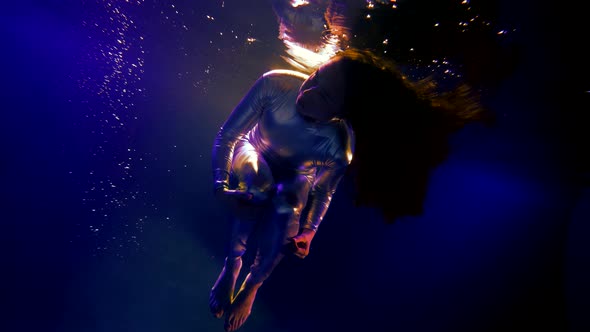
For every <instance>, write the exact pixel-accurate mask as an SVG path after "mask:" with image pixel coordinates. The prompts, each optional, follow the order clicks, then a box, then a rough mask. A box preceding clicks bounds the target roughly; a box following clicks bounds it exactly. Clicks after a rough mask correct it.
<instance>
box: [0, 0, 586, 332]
mask: <svg viewBox="0 0 590 332" xmlns="http://www.w3.org/2000/svg"><path fill="white" fill-rule="evenodd" d="M398 2H399V5H400V7H401V6H402V4H403V2H402V1H398ZM408 2H410V1H408ZM350 3H354V1H351V2H350ZM441 3H443V2H437V4H436V5H435V2H429V1H422V2H421V3H419V4H418V5H417V6H416V7H413V9H412V10H411V11H408V12H406V13H405V14H404V15H401V18H400V17H397V18H398V19H399V20H400V21H399V22H400V23H399V24H398V23H396V22H397V21H391V20H389V19H386V20H382V21H379V20H377V19H376V20H375V22H378V23H379V25H378V26H379V27H380V28H379V29H378V31H381V33H383V31H385V33H386V34H388V35H389V37H390V38H392V40H395V41H396V43H397V44H395V45H409V44H412V40H419V42H416V43H417V44H418V45H420V46H421V48H420V47H418V50H419V51H420V50H424V49H426V50H427V51H428V52H426V51H421V52H423V53H419V54H418V55H417V57H426V56H428V54H429V52H430V54H431V55H433V54H435V55H437V56H438V55H440V54H444V52H446V51H448V52H452V54H453V55H454V56H455V59H457V60H462V61H463V62H464V63H465V67H464V68H465V72H466V76H467V78H468V79H470V80H472V82H473V83H475V84H479V85H481V86H483V87H486V88H488V89H489V90H488V91H489V93H488V94H487V95H486V103H488V105H489V106H490V107H491V108H492V109H493V110H494V112H495V113H496V114H497V115H498V121H497V123H496V125H495V126H493V127H491V128H488V127H483V126H478V125H474V126H471V127H468V128H465V130H463V131H462V132H460V133H459V134H458V135H457V136H456V137H455V138H454V140H453V142H452V144H453V147H454V149H453V153H452V154H451V156H450V158H449V159H448V160H447V161H446V162H445V163H444V164H443V165H442V166H441V167H439V168H438V169H437V170H436V171H435V172H434V173H433V175H432V178H431V182H430V187H429V194H428V197H427V200H426V202H425V206H426V210H425V213H424V215H423V216H421V217H415V218H407V219H403V220H400V221H399V222H397V223H395V224H393V225H386V224H384V223H383V222H382V220H381V219H380V217H379V215H378V214H377V213H375V212H374V211H371V210H366V209H360V208H355V207H353V206H352V201H351V198H350V196H349V195H348V194H349V193H350V187H351V184H350V183H349V182H347V181H344V182H343V183H342V185H341V188H340V191H339V192H338V193H337V194H336V196H335V198H334V201H333V203H332V204H333V205H332V207H331V208H330V210H329V212H328V214H327V216H326V218H325V220H324V223H323V224H322V228H321V229H320V231H319V233H318V235H317V236H316V238H315V241H314V246H313V247H312V253H311V255H310V256H309V257H308V258H306V259H305V260H304V261H299V260H297V259H286V260H285V261H284V263H282V265H280V266H279V268H277V270H276V271H275V273H274V274H273V275H272V276H271V278H270V279H269V280H268V281H267V282H266V283H265V285H264V287H263V288H262V290H261V291H260V293H259V297H258V300H257V302H256V304H255V306H254V311H253V314H252V316H251V317H250V318H249V320H248V321H247V323H246V324H245V325H244V327H243V328H242V329H241V331H244V332H246V331H283V332H287V331H301V330H304V331H377V330H378V331H404V332H406V331H408V332H414V331H420V332H421V331H428V332H430V331H453V332H457V331H588V330H590V320H589V319H588V312H589V311H588V310H589V309H590V299H589V296H590V286H588V283H587V281H588V280H590V271H589V269H588V266H589V264H590V246H589V245H588V241H587V238H588V236H589V235H590V226H589V224H588V221H589V220H590V192H589V189H588V183H589V176H588V174H589V168H588V165H589V164H588V162H587V161H588V157H587V156H588V151H589V150H588V144H587V141H586V140H584V139H588V134H587V132H588V130H587V129H584V128H585V127H586V126H587V124H588V122H587V121H584V120H588V116H587V115H586V114H584V113H583V110H587V109H589V108H588V104H587V101H588V100H587V98H588V97H587V93H584V91H588V88H589V87H588V84H587V80H586V82H583V81H582V80H580V81H577V80H574V78H576V77H578V75H576V76H574V75H572V74H573V73H580V75H579V76H580V77H587V76H584V75H581V74H582V73H583V72H584V71H585V70H587V65H584V63H583V60H584V61H585V59H587V57H586V56H585V55H584V54H583V53H576V52H571V53H570V52H569V51H567V48H566V47H567V46H568V45H566V44H565V42H564V41H563V40H564V39H563V38H562V37H563V36H574V37H575V36H576V34H575V33H574V32H573V31H575V30H572V29H573V28H574V27H575V23H574V22H576V20H575V17H577V15H575V13H576V12H577V11H576V10H574V9H573V8H565V7H557V8H556V7H548V6H544V4H541V3H538V2H534V3H533V2H532V1H526V2H525V3H522V4H519V5H514V4H511V3H509V2H508V1H501V2H497V3H494V5H490V4H479V6H476V5H477V3H475V1H472V4H473V5H474V8H475V9H474V10H479V11H480V12H481V13H482V15H483V16H484V17H490V20H491V22H492V23H493V24H495V25H496V26H497V27H498V30H501V29H503V28H505V27H506V28H515V29H516V30H515V31H512V30H510V31H511V34H510V36H509V37H510V42H509V45H508V48H506V47H507V45H506V44H505V43H504V44H503V43H502V41H501V40H500V42H499V43H498V44H496V42H498V41H497V40H496V39H495V37H490V36H489V35H486V34H481V35H478V34H477V33H480V32H481V30H476V33H474V34H473V35H471V36H470V37H469V38H468V39H466V40H467V41H469V42H470V43H466V40H461V39H452V40H451V39H449V40H447V42H448V43H443V42H440V40H439V41H438V42H436V43H435V42H432V43H427V42H425V41H424V40H425V39H424V38H423V37H424V36H432V35H431V34H430V33H429V32H428V31H430V30H429V29H431V28H432V27H431V25H430V23H431V22H430V21H429V18H432V17H433V15H434V14H435V13H445V12H444V10H445V8H447V7H445V6H444V5H441ZM444 3H445V4H449V3H452V2H450V1H449V2H444ZM437 6H438V7H437ZM3 7H4V8H3V9H2V11H1V14H0V18H1V20H0V27H1V29H2V34H1V36H2V37H1V40H0V41H1V42H2V53H1V54H2V64H3V66H2V68H3V69H2V76H3V77H2V96H3V98H2V99H3V106H2V119H3V121H2V122H1V123H2V127H1V128H2V130H0V133H1V134H0V135H1V136H0V137H1V139H2V142H3V144H2V147H3V148H2V163H1V166H0V170H1V174H2V177H1V181H2V183H1V187H0V188H2V189H1V190H0V193H1V197H0V198H1V201H2V207H3V213H2V217H1V220H2V228H1V230H0V250H1V251H0V252H1V253H2V256H1V257H2V258H3V259H2V263H1V265H0V266H1V268H0V280H1V281H2V282H1V283H0V285H1V287H0V301H1V302H2V308H3V309H2V319H0V322H1V323H0V330H2V331H6V332H13V331H19V332H20V331H59V332H79V331H88V332H99V331H105V332H106V331H109V332H115V331H144V332H145V331H153V332H159V331H167V332H168V331H222V330H223V323H222V321H219V320H216V319H215V318H213V317H211V315H210V314H209V311H208V304H207V301H208V293H209V289H210V287H211V286H212V283H213V282H214V280H215V278H216V277H217V273H218V272H219V269H220V267H221V265H222V260H223V255H224V246H225V242H226V240H227V217H226V214H225V212H224V211H223V209H222V208H221V206H219V205H218V203H217V202H216V201H215V200H213V197H212V195H211V192H210V188H211V185H210V165H209V156H210V150H211V144H212V141H213V137H214V135H215V133H216V132H217V129H218V127H219V126H220V125H221V123H222V122H223V121H224V119H225V117H226V116H227V115H228V114H229V112H230V111H231V109H232V108H233V107H234V106H235V104H236V103H237V102H238V101H239V99H240V98H241V96H242V95H243V93H245V91H246V90H247V89H248V87H249V86H250V84H251V83H252V82H253V81H254V80H255V79H256V78H257V77H258V75H260V74H261V73H263V72H264V71H266V70H268V69H271V68H287V64H286V62H284V60H282V58H281V56H282V55H285V50H284V46H283V44H282V43H281V41H280V40H279V39H278V38H277V35H278V32H277V21H276V17H275V14H274V12H273V9H272V6H271V3H270V2H269V1H248V2H246V1H237V0H236V1H207V2H205V1H200V2H197V1H194V2H182V1H170V0H169V1H158V2H154V1H136V2H130V3H128V2H125V1H100V0H96V1H43V2H42V1H21V2H18V3H11V4H5V5H4V6H3ZM419 8H422V10H424V12H420V11H417V9H419ZM433 8H434V9H436V10H434V9H433ZM453 8H454V7H453ZM429 9H430V10H429ZM447 9H448V8H447ZM449 13H454V12H452V11H450V12H449ZM449 15H451V14H449ZM486 15H487V16H486ZM564 17H569V18H571V20H568V21H567V22H569V23H567V22H566V23H565V24H563V23H559V22H562V21H563V20H561V19H562V18H564ZM438 18H443V21H444V19H446V20H447V21H453V20H454V19H455V17H452V16H450V17H449V16H445V15H442V16H441V17H438ZM357 23H358V22H357ZM410 23H411V24H414V25H411V24H410ZM358 24H359V31H365V32H366V31H367V30H363V29H368V28H367V26H366V25H365V26H364V27H363V25H362V24H366V22H365V23H358ZM404 24H405V25H404ZM409 24H410V25H409ZM408 26H412V27H414V28H421V29H413V30H404V29H402V28H403V27H408ZM400 27H402V28H400ZM368 30H370V29H368ZM371 31H372V30H371ZM444 36H450V37H456V36H460V34H454V33H450V32H449V33H448V34H446V35H444ZM367 38H368V37H367ZM486 38H488V39H486ZM375 39H377V38H375ZM366 42H367V43H369V42H370V40H367V41H366ZM579 42H581V40H580V41H579ZM474 43H475V44H474ZM427 45H431V46H432V47H431V48H429V47H427ZM474 45H475V46H474ZM445 46H448V48H446V47H445ZM469 46H471V47H469ZM381 47H383V46H381ZM391 47H392V49H391V51H392V52H398V54H399V56H400V58H407V57H408V54H407V53H404V51H403V49H401V47H400V49H398V48H397V46H396V47H394V46H391ZM507 49H508V52H507V53H504V52H506V50H507ZM109 52H110V53H109ZM490 55H493V56H490ZM578 83H582V85H577V84H578ZM588 141H590V140H588Z"/></svg>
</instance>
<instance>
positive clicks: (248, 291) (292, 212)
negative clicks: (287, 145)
mask: <svg viewBox="0 0 590 332" xmlns="http://www.w3.org/2000/svg"><path fill="white" fill-rule="evenodd" d="M309 188H310V183H309V181H308V179H307V178H306V177H305V176H302V175H297V176H296V177H295V179H293V180H292V181H290V182H283V183H280V184H279V185H278V186H277V192H276V194H275V197H274V198H273V207H272V211H271V213H272V215H271V216H270V217H269V218H268V219H267V220H265V221H264V222H263V223H261V224H260V225H259V226H260V229H259V230H258V231H259V233H258V234H259V235H260V236H259V244H258V253H257V256H256V258H255V260H254V263H253V264H252V266H251V267H250V272H249V273H248V275H247V276H246V279H245V280H244V282H243V283H242V285H241V287H240V290H239V291H238V294H237V295H236V297H235V299H234V301H233V302H232V305H231V308H230V311H229V312H228V315H227V318H226V322H225V328H226V330H227V331H234V330H236V329H238V328H240V327H241V326H242V325H243V324H244V322H245V321H246V319H247V318H248V317H249V316H250V312H251V311H252V305H253V304H254V300H255V298H256V294H257V292H258V289H259V288H260V286H262V283H263V282H264V281H265V280H266V279H267V278H268V277H269V276H270V274H271V273H272V271H273V270H274V268H275V267H276V266H277V265H278V264H279V262H280V261H281V260H282V259H283V257H284V256H285V252H286V248H287V246H288V245H289V241H290V239H291V238H292V237H294V236H295V235H297V233H298V232H299V218H300V216H301V210H302V209H303V207H304V206H305V204H306V201H307V195H308V193H309Z"/></svg>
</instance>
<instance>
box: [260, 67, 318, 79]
mask: <svg viewBox="0 0 590 332" xmlns="http://www.w3.org/2000/svg"><path fill="white" fill-rule="evenodd" d="M262 77H264V78H269V79H295V80H299V81H305V80H306V79H307V78H308V77H309V75H307V74H305V73H302V72H299V71H296V70H290V69H272V70H269V71H267V72H266V73H264V74H262Z"/></svg>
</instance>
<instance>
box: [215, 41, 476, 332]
mask: <svg viewBox="0 0 590 332" xmlns="http://www.w3.org/2000/svg"><path fill="white" fill-rule="evenodd" d="M435 88H436V86H435V85H434V83H433V81H432V80H428V79H426V80H423V81H419V82H415V83H412V82H410V81H409V80H408V79H407V78H405V77H404V76H403V75H402V73H401V72H400V71H399V70H398V68H397V67H396V66H395V64H394V63H393V62H391V61H387V60H385V59H383V58H380V57H377V56H375V55H374V54H373V53H372V52H371V51H368V50H357V49H347V50H345V51H342V52H340V53H338V54H337V55H336V56H335V57H333V58H332V59H331V60H330V61H328V62H327V63H325V64H323V65H322V66H320V67H319V68H318V69H317V70H316V71H315V72H314V73H312V74H311V75H310V76H309V77H307V76H305V75H304V74H301V73H297V72H294V71H288V70H278V71H271V72H268V73H266V74H264V75H263V76H262V77H261V78H259V79H258V80H257V81H256V83H255V84H254V85H253V86H252V88H251V89H250V91H249V92H248V93H247V94H246V96H245V97H244V98H243V99H242V100H241V101H240V103H239V104H238V106H237V107H236V108H235V109H234V111H233V112H232V113H231V115H230V116H229V118H228V119H227V121H226V122H225V123H224V125H223V126H222V127H221V129H220V130H219V132H218V135H217V137H216V140H215V144H214V148H213V154H212V155H213V165H212V166H213V170H214V183H215V193H216V195H218V196H219V197H220V198H222V199H223V200H225V201H226V202H227V203H228V206H230V207H231V209H232V213H233V216H234V218H233V219H234V225H233V229H232V235H231V240H230V245H229V250H228V256H227V257H226V260H225V264H224V267H223V269H222V271H221V273H220V275H219V277H218V279H217V281H216V282H215V284H214V286H213V287H212V289H211V294H210V303H209V304H210V309H211V311H212V313H213V314H214V315H215V316H216V317H222V316H223V315H224V313H225V314H226V319H225V329H226V330H227V331H234V330H236V329H238V328H239V327H240V326H242V324H243V323H244V322H245V321H246V319H247V318H248V316H249V315H250V311H251V309H252V304H253V303H254V299H255V297H256V293H257V291H258V289H259V288H260V286H261V285H262V283H263V282H264V280H265V279H266V278H268V276H269V275H270V273H271V272H272V270H273V269H274V268H275V267H276V266H277V264H278V263H279V262H280V260H281V259H282V258H283V257H284V255H285V254H290V253H292V254H294V255H296V256H297V257H300V258H304V257H306V256H307V255H308V254H309V247H310V244H311V241H312V240H313V238H314V236H315V234H316V231H317V229H318V227H319V226H320V223H321V222H322V219H323V217H324V215H325V213H326V211H327V210H328V207H329V205H330V201H331V199H332V196H333V195H334V193H335V191H336V188H337V186H338V183H339V182H340V180H341V178H342V177H343V176H345V175H346V174H349V175H350V176H352V177H353V179H354V182H355V184H356V192H355V195H356V197H355V201H356V203H357V204H359V205H367V206H374V207H376V208H379V209H381V210H382V211H383V214H384V217H385V220H388V221H393V220H394V219H395V218H397V217H399V216H401V215H408V214H419V213H420V212H421V207H422V206H421V202H422V198H423V195H424V193H425V188H426V178H427V175H428V172H429V170H430V169H431V168H432V167H434V166H436V165H437V164H438V163H440V162H441V161H442V160H443V158H444V156H445V153H446V144H445V143H446V138H447V137H448V135H449V134H450V133H452V132H453V131H455V130H456V129H459V128H460V127H461V126H462V125H464V124H465V123H467V122H468V121H470V120H476V119H481V114H482V111H481V108H480V107H479V104H478V103H477V101H476V99H475V98H474V97H473V96H472V95H471V92H470V90H469V89H468V88H467V87H464V86H460V87H458V88H457V89H455V90H453V91H450V92H447V93H444V94H442V93H435ZM353 156H354V158H353ZM389 160H391V161H392V163H391V164H389ZM253 230H256V232H259V235H258V238H259V239H261V241H259V242H260V243H259V244H258V249H257V250H258V251H257V255H256V258H255V260H254V263H253V264H252V266H251V267H250V271H249V273H248V275H247V276H246V278H245V280H244V281H243V283H242V284H241V287H240V289H239V290H238V292H237V294H236V295H235V297H234V288H235V284H236V279H237V277H238V274H239V272H240V269H241V266H242V259H241V257H242V256H243V255H244V253H245V251H246V247H247V240H248V237H249V236H250V235H251V233H252V231H253Z"/></svg>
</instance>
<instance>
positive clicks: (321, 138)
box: [212, 70, 354, 281]
mask: <svg viewBox="0 0 590 332" xmlns="http://www.w3.org/2000/svg"><path fill="white" fill-rule="evenodd" d="M304 80H305V75H304V74H301V73H297V72H294V71H289V70H275V71H270V72H267V73H265V74H264V75H262V76H261V77H260V78H259V79H258V80H257V81H256V82H255V84H254V85H253V86H252V88H251V89H250V90H249V91H248V93H247V94H246V96H244V98H243V99H242V100H241V101H240V103H239V104H238V106H237V107H236V108H235V109H234V110H233V112H232V113H231V115H230V116H229V118H228V119H227V121H226V122H225V123H224V124H223V126H222V127H221V129H220V130H219V132H218V134H217V137H216V139H215V143H214V146H213V151H212V157H213V159H212V168H213V173H214V181H215V187H216V188H215V189H218V188H220V187H224V188H227V189H239V190H246V191H248V192H249V193H251V194H252V197H253V199H252V200H250V201H248V202H244V203H243V205H242V207H243V210H244V211H247V210H249V211H257V212H255V213H239V211H237V213H235V225H234V229H233V232H232V237H231V244H230V248H229V257H237V256H242V255H243V254H244V252H245V250H246V244H247V239H248V237H249V235H250V233H251V232H252V230H253V229H254V228H255V227H256V230H257V231H259V232H261V234H262V235H260V236H258V238H259V239H260V241H259V242H260V243H259V244H258V254H257V257H256V259H255V262H254V264H253V265H252V267H251V274H252V275H253V276H255V279H258V280H260V281H262V280H264V279H266V277H268V275H269V274H270V272H271V271H272V269H273V268H274V267H275V265H276V264H277V263H278V261H280V259H281V258H282V256H283V254H284V247H285V245H286V244H287V243H288V240H289V239H290V238H291V237H293V236H295V235H297V234H298V232H299V230H300V228H309V229H312V230H314V231H315V230H316V229H317V228H318V226H319V225H320V223H321V221H322V219H323V217H324V215H325V214H326V211H327V209H328V207H329V205H330V201H331V199H332V195H333V194H334V192H335V190H336V187H337V185H338V183H339V181H340V179H341V178H342V176H343V175H344V171H345V169H346V167H347V166H348V165H349V164H350V161H351V158H352V154H353V149H354V136H353V133H352V131H351V129H350V127H349V126H348V124H347V123H346V122H345V121H344V120H340V119H332V120H331V121H329V122H325V123H319V122H316V121H313V120H310V119H308V118H304V117H303V116H302V115H300V114H299V113H298V112H297V111H296V107H295V101H296V99H297V95H298V93H299V87H300V86H301V84H302V83H303V81H304ZM238 210H239V208H238ZM302 214H303V217H304V218H303V219H301V217H302ZM300 219H301V220H302V221H301V224H300Z"/></svg>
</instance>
